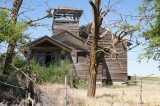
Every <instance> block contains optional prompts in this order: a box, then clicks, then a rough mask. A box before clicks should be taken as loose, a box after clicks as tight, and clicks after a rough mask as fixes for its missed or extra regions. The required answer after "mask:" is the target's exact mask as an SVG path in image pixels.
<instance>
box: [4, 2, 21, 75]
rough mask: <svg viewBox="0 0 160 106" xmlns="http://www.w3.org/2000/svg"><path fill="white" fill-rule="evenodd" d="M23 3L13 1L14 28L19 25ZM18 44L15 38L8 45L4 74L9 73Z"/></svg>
mask: <svg viewBox="0 0 160 106" xmlns="http://www.w3.org/2000/svg"><path fill="white" fill-rule="evenodd" d="M22 2H23V0H14V1H13V6H12V10H11V23H12V24H13V25H14V26H15V25H16V24H17V17H18V12H19V10H20V7H21V4H22ZM11 34H12V33H11ZM12 36H13V35H12ZM14 36H15V35H14ZM17 36H19V35H17ZM15 38H17V37H16V36H15ZM16 43H17V39H14V37H13V39H12V42H9V44H8V47H7V53H6V59H5V64H4V68H5V70H4V72H3V73H4V74H7V73H8V72H7V70H8V68H9V67H10V64H11V63H12V59H13V55H14V49H15V47H16Z"/></svg>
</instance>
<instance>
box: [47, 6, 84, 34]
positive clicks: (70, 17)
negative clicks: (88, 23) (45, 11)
mask: <svg viewBox="0 0 160 106" xmlns="http://www.w3.org/2000/svg"><path fill="white" fill-rule="evenodd" d="M49 13H50V16H51V17H52V18H53V23H52V31H53V35H55V34H57V33H60V32H62V31H68V32H70V33H72V34H74V35H76V36H79V19H80V17H81V15H82V13H83V10H80V9H76V8H71V7H59V8H54V9H50V10H49Z"/></svg>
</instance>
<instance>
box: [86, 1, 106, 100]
mask: <svg viewBox="0 0 160 106" xmlns="http://www.w3.org/2000/svg"><path fill="white" fill-rule="evenodd" d="M89 2H90V4H91V6H92V10H93V17H94V21H93V23H92V29H91V34H92V36H93V38H92V44H91V51H90V69H89V71H90V72H89V74H90V76H89V85H88V93H87V96H89V97H94V96H95V90H96V74H97V59H96V53H97V46H98V37H99V29H100V26H101V22H102V19H103V18H102V17H101V16H100V13H101V12H100V4H101V0H95V1H94V3H93V2H92V1H91V0H90V1H89Z"/></svg>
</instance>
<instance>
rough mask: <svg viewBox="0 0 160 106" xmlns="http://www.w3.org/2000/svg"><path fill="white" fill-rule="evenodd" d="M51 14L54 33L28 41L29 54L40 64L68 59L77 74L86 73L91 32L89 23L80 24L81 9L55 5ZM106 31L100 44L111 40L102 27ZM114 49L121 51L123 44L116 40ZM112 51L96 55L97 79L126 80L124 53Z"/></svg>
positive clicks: (102, 30) (106, 43)
mask: <svg viewBox="0 0 160 106" xmlns="http://www.w3.org/2000/svg"><path fill="white" fill-rule="evenodd" d="M49 13H50V14H51V17H52V18H53V24H52V29H53V35H52V36H51V37H48V36H43V37H41V38H38V39H36V40H34V41H32V42H31V43H30V48H31V58H32V59H35V60H36V61H37V62H38V63H40V64H42V65H46V66H47V65H49V64H51V63H53V64H56V65H58V64H59V63H60V61H61V60H63V59H68V60H70V61H71V62H72V63H73V64H74V66H75V71H76V73H77V76H78V77H79V78H86V79H87V78H88V77H89V63H90V58H89V52H90V45H91V39H92V36H90V28H91V24H87V25H83V26H81V27H79V19H80V17H81V15H82V13H83V10H80V9H75V8H68V7H64V8H55V9H51V10H50V11H49ZM101 33H105V34H104V36H103V37H102V38H100V39H99V42H100V43H99V47H103V46H106V45H109V44H111V42H112V38H111V34H110V33H109V32H107V33H106V30H105V29H103V28H101ZM116 49H117V51H123V49H125V45H124V44H123V43H119V44H118V45H117V46H116ZM114 57H115V55H112V56H110V55H108V54H105V53H101V54H100V55H98V56H97V58H98V61H99V65H98V69H97V70H98V73H97V81H99V82H103V83H106V82H109V83H114V82H126V81H127V78H128V76H127V53H123V54H121V55H119V56H118V58H117V59H118V61H119V62H117V59H115V58H114Z"/></svg>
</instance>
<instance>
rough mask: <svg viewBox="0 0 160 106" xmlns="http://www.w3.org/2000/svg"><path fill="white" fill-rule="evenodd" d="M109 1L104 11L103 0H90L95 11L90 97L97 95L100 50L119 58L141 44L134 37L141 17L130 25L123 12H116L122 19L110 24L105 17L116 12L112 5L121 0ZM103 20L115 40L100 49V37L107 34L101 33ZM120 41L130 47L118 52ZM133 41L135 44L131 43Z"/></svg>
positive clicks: (92, 30) (88, 93)
mask: <svg viewBox="0 0 160 106" xmlns="http://www.w3.org/2000/svg"><path fill="white" fill-rule="evenodd" d="M108 1H109V2H108V7H107V8H106V11H102V9H101V8H100V5H101V0H94V3H93V1H92V0H90V1H89V3H90V4H91V6H92V13H93V17H94V20H93V23H92V27H91V35H92V44H91V50H90V68H89V82H88V92H87V96H88V97H95V92H96V75H97V67H98V60H97V54H98V53H99V52H101V53H107V54H110V55H113V54H114V55H116V57H115V58H116V59H117V57H118V56H119V55H120V54H122V53H124V52H127V51H128V50H131V49H133V48H135V47H136V46H138V45H139V44H140V43H139V42H138V40H137V39H134V37H135V36H134V35H133V34H134V32H136V31H137V30H139V27H140V23H141V21H142V19H141V18H140V19H139V20H138V24H137V25H135V26H134V25H129V24H128V23H127V22H126V20H125V21H124V20H123V18H122V14H121V13H116V14H118V15H120V17H121V20H117V21H116V22H115V23H114V24H113V23H112V24H110V23H109V22H108V21H107V20H105V19H104V17H105V16H106V15H107V14H108V13H109V12H114V11H113V10H112V7H113V6H114V5H116V4H118V3H119V2H121V1H118V2H116V3H115V4H113V5H110V2H111V1H110V0H108ZM125 16H126V15H125ZM129 16H130V17H131V16H132V15H129ZM136 17H137V16H136ZM103 20H104V21H105V24H106V26H107V29H106V32H110V34H111V36H112V41H113V42H112V44H111V45H109V46H107V47H101V48H100V49H99V48H98V47H99V46H98V39H100V38H103V36H105V33H104V34H100V27H101V24H102V22H103ZM123 22H124V23H123ZM113 28H115V30H116V31H114V30H113ZM126 36H129V37H128V39H127V38H126V39H125V40H124V37H126ZM120 42H126V43H127V45H128V48H126V49H125V50H124V51H122V52H118V51H117V50H116V47H115V46H116V45H117V44H118V43H120ZM131 42H132V43H133V44H131ZM102 45H103V44H102ZM131 45H132V47H129V46H131ZM117 61H118V59H117Z"/></svg>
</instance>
